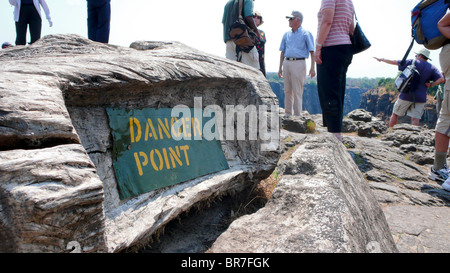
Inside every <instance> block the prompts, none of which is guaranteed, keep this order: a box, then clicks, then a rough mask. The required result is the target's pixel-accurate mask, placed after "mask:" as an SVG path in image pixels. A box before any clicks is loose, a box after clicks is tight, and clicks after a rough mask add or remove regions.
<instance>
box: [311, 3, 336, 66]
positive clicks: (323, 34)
mask: <svg viewBox="0 0 450 273" xmlns="http://www.w3.org/2000/svg"><path fill="white" fill-rule="evenodd" d="M322 16H323V17H322V18H323V19H322V23H321V24H320V26H319V34H318V36H317V44H316V53H315V60H316V63H317V64H321V63H322V46H321V45H322V44H323V43H324V42H325V40H326V39H327V37H328V33H330V29H331V24H332V23H333V18H334V9H323V10H322Z"/></svg>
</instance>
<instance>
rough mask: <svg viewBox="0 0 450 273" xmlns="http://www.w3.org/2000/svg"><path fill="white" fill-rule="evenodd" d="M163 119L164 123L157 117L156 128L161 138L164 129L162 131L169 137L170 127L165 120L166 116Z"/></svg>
mask: <svg viewBox="0 0 450 273" xmlns="http://www.w3.org/2000/svg"><path fill="white" fill-rule="evenodd" d="M164 121H165V125H164V123H163V122H162V121H161V119H160V118H158V123H159V125H158V129H159V136H160V137H161V139H163V134H162V131H164V133H165V134H166V137H167V138H170V132H169V130H170V129H169V123H168V121H167V118H164ZM161 128H162V130H161Z"/></svg>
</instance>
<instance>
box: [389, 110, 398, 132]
mask: <svg viewBox="0 0 450 273" xmlns="http://www.w3.org/2000/svg"><path fill="white" fill-rule="evenodd" d="M397 123H398V115H396V114H395V113H392V115H391V119H390V120H389V127H390V128H392V127H394V125H396V124H397Z"/></svg>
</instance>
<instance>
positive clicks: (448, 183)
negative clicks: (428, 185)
mask: <svg viewBox="0 0 450 273" xmlns="http://www.w3.org/2000/svg"><path fill="white" fill-rule="evenodd" d="M442 187H443V188H444V190H446V191H450V179H447V180H445V182H444V183H443V184H442Z"/></svg>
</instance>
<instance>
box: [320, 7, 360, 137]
mask: <svg viewBox="0 0 450 273" xmlns="http://www.w3.org/2000/svg"><path fill="white" fill-rule="evenodd" d="M354 14H355V10H354V7H353V2H352V0H322V3H321V6H320V10H319V15H318V19H319V25H318V34H317V42H316V52H315V57H316V63H317V89H318V93H319V102H320V107H321V108H322V120H323V126H325V127H327V130H328V132H330V133H332V134H333V135H334V136H336V138H337V139H338V140H340V141H342V135H341V132H342V120H343V118H344V97H345V88H346V78H347V70H348V67H349V66H350V64H351V62H352V59H353V50H352V42H351V41H350V34H353V31H354V22H353V17H354Z"/></svg>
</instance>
